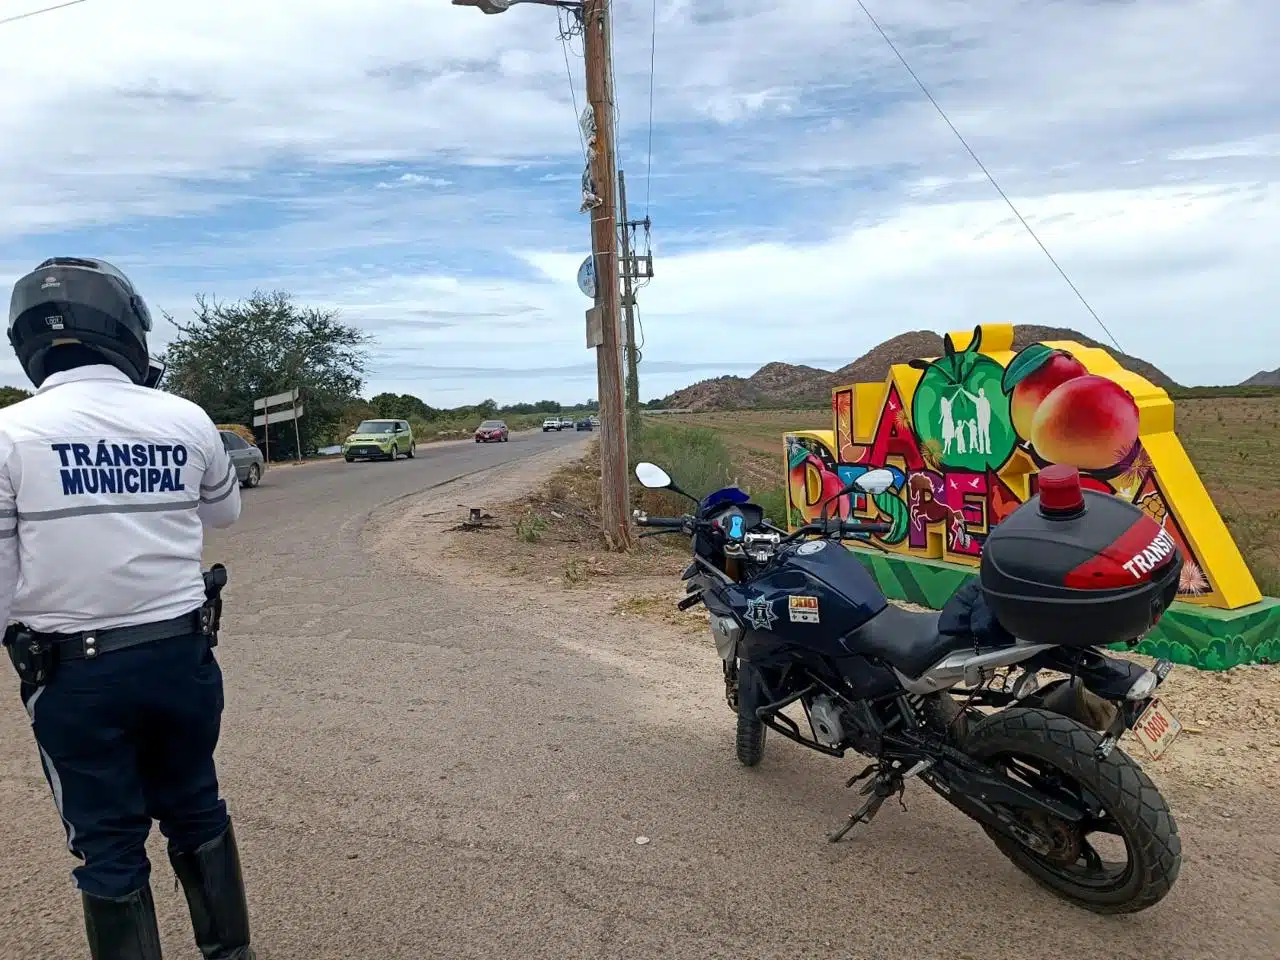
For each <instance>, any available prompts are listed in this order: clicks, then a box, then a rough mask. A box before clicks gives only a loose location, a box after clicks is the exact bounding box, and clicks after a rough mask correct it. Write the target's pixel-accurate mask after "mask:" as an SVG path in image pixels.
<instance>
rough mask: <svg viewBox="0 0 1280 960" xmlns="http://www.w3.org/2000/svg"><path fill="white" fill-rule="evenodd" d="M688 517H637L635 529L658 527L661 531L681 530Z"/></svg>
mask: <svg viewBox="0 0 1280 960" xmlns="http://www.w3.org/2000/svg"><path fill="white" fill-rule="evenodd" d="M688 520H689V518H688V517H637V518H636V526H637V527H658V528H660V529H663V530H683V529H684V525H685V524H686V523H687V522H688Z"/></svg>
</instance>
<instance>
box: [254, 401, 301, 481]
mask: <svg viewBox="0 0 1280 960" xmlns="http://www.w3.org/2000/svg"><path fill="white" fill-rule="evenodd" d="M301 398H302V392H301V391H300V390H299V389H298V388H297V387H294V388H293V389H292V390H289V391H288V392H286V393H277V394H275V395H274V396H271V397H260V398H258V399H257V400H255V401H253V409H254V410H261V411H262V413H261V414H258V415H255V416H254V418H253V425H254V426H255V427H257V426H261V427H262V436H263V439H264V448H265V456H266V459H267V461H268V462H269V461H270V460H271V424H273V423H283V422H284V421H286V420H292V421H293V442H294V458H295V460H296V462H298V463H301V462H302V434H301V431H300V430H299V429H298V421H299V420H300V419H301V418H302V414H303V409H304V408H303V405H302V404H301V403H300V402H299V401H300V400H301ZM284 404H288V405H289V406H288V408H287V409H285V410H272V409H271V408H272V407H279V406H282V405H284Z"/></svg>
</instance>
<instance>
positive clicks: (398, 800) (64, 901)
mask: <svg viewBox="0 0 1280 960" xmlns="http://www.w3.org/2000/svg"><path fill="white" fill-rule="evenodd" d="M524 442H525V443H526V444H527V445H526V446H525V447H520V446H519V445H518V444H516V443H514V442H513V443H512V444H511V450H503V449H502V448H496V449H493V450H489V449H484V450H470V449H465V448H462V447H457V448H453V449H452V450H442V451H440V452H439V453H437V454H435V455H434V460H432V461H430V462H426V463H424V462H423V461H422V459H421V457H420V459H419V461H415V462H414V463H413V464H405V463H401V464H398V465H392V464H384V465H368V466H369V467H371V468H372V469H370V470H364V469H347V470H344V468H343V467H342V466H336V467H333V468H330V467H324V466H318V467H316V468H314V469H311V470H306V471H296V472H294V471H291V472H290V476H289V478H288V482H287V483H286V481H285V479H284V472H283V471H282V472H281V473H280V474H278V475H277V478H278V484H279V485H278V486H277V487H276V488H275V490H274V491H272V488H271V487H269V486H264V487H263V488H262V489H261V490H260V491H251V492H250V493H251V496H250V497H249V498H247V499H249V500H250V501H251V509H250V511H247V512H249V513H250V514H251V515H250V516H248V517H246V520H247V521H249V524H248V526H247V528H246V529H245V530H244V531H242V532H241V533H239V534H238V535H237V536H235V537H230V538H227V539H225V540H222V541H216V542H215V543H214V544H213V546H212V549H211V558H213V557H215V556H216V558H218V559H225V560H227V562H228V563H229V565H230V568H231V571H232V577H233V580H232V587H231V589H230V590H229V596H228V614H227V618H228V620H227V631H226V636H225V637H224V642H223V645H222V647H220V648H219V650H220V656H221V659H222V662H223V665H224V670H225V673H226V675H227V684H228V697H227V699H228V708H227V715H226V719H225V733H224V740H223V746H222V749H221V752H220V764H221V768H222V775H223V782H224V791H225V793H226V794H227V796H228V798H229V800H230V802H231V804H232V810H233V813H234V815H235V816H236V818H237V823H238V827H239V830H240V833H241V841H242V846H243V848H244V851H245V857H246V873H247V877H248V882H249V887H250V898H251V909H252V912H253V918H254V923H255V931H256V937H255V940H256V942H257V944H259V945H260V956H262V957H263V958H264V960H278V958H329V957H332V958H339V957H350V956H368V957H378V958H382V957H386V958H405V960H410V958H412V960H421V958H423V957H441V958H455V957H456V958H472V957H475V958H481V957H484V958H493V957H506V956H511V955H513V954H516V953H518V955H519V956H521V957H527V958H548V960H569V958H592V960H594V958H624V957H625V958H637V960H639V958H645V960H649V958H658V957H673V958H675V957H678V958H721V957H723V958H730V957H732V958H735V960H736V958H741V957H751V958H756V960H772V958H779V960H782V958H787V960H792V958H797V957H806V958H807V957H855V958H899V957H901V958H912V960H930V958H948V960H957V958H978V957H981V958H984V960H1026V958H1028V957H1033V956H1034V957H1038V958H1044V960H1059V958H1078V957H1085V956H1088V957H1094V956H1105V957H1108V958H1117V960H1118V958H1126V960H1127V958H1135V960H1136V958H1142V960H1148V958H1151V957H1159V958H1178V960H1182V958H1186V960H1198V958H1210V957H1220V956H1232V957H1236V958H1250V960H1252V958H1259V960H1261V958H1274V957H1276V956H1277V955H1280V915H1278V911H1277V887H1278V885H1280V868H1278V864H1280V859H1278V857H1277V854H1278V853H1280V840H1278V839H1277V836H1278V833H1277V821H1278V820H1280V817H1278V814H1280V810H1278V808H1277V804H1276V802H1275V801H1274V800H1273V799H1272V796H1271V794H1270V792H1269V791H1268V790H1266V789H1264V788H1263V787H1262V786H1261V785H1260V784H1259V783H1248V782H1246V783H1244V784H1242V785H1235V784H1233V785H1231V786H1229V787H1226V786H1203V785H1200V784H1198V783H1195V782H1193V781H1192V780H1190V779H1187V778H1185V777H1183V776H1180V775H1178V774H1177V771H1176V769H1175V768H1174V767H1169V768H1167V772H1166V767H1165V766H1164V765H1163V764H1161V765H1157V767H1156V769H1153V775H1154V776H1155V777H1156V779H1157V781H1158V782H1160V783H1161V785H1162V787H1163V788H1164V789H1165V791H1166V793H1167V795H1168V797H1169V799H1170V803H1171V805H1172V806H1173V808H1174V811H1175V813H1176V814H1177V816H1178V819H1179V823H1180V826H1181V828H1182V835H1183V840H1184V850H1185V861H1184V865H1183V872H1182V877H1181V879H1180V880H1179V883H1178V886H1177V887H1176V888H1175V890H1174V892H1173V893H1172V894H1171V895H1170V897H1169V898H1168V899H1167V900H1165V901H1164V902H1163V903H1162V904H1160V905H1159V906H1157V907H1156V908H1154V909H1152V910H1150V911H1148V912H1146V913H1144V914H1141V915H1139V916H1136V917H1130V918H1123V919H1118V920H1116V919H1112V920H1108V919H1104V918H1099V917H1095V916H1093V915H1091V914H1087V913H1083V912H1081V911H1079V910H1076V909H1073V908H1071V907H1069V906H1066V905H1065V904H1063V903H1061V902H1060V901H1058V900H1056V899H1055V898H1053V897H1052V896H1050V895H1047V894H1045V893H1043V892H1041V891H1040V890H1039V889H1038V888H1037V887H1035V886H1034V885H1033V884H1032V883H1031V882H1030V881H1029V880H1027V879H1025V878H1024V877H1023V876H1022V875H1021V874H1020V873H1018V872H1017V871H1016V870H1015V869H1014V868H1013V867H1012V866H1011V865H1009V864H1008V863H1007V862H1006V861H1005V860H1004V859H1003V858H1002V857H1001V856H1000V855H999V854H998V853H997V852H996V851H995V849H994V848H993V847H992V846H991V844H990V842H989V841H988V840H987V839H986V838H985V836H984V835H983V834H982V833H981V832H980V830H978V828H977V827H976V826H974V825H973V824H971V823H970V822H969V821H967V820H966V819H965V818H963V817H962V816H960V815H959V814H958V813H956V812H954V811H953V810H951V808H950V807H948V806H947V805H945V804H944V803H942V802H941V801H940V800H938V799H936V798H934V797H933V796H932V795H929V794H926V793H925V792H923V791H921V790H920V789H919V788H914V789H911V790H909V791H908V794H907V798H906V802H907V806H908V807H909V812H906V813H904V812H903V811H902V810H900V809H898V808H897V807H896V806H893V805H888V806H886V808H885V809H884V811H883V812H882V813H881V815H880V817H879V819H878V820H877V821H876V822H875V824H874V826H873V827H872V828H870V829H865V828H859V831H855V833H854V834H853V836H852V839H851V840H849V841H847V842H845V843H844V844H841V845H838V846H833V845H830V844H827V843H826V842H825V839H824V836H823V831H824V830H825V829H826V828H828V827H830V826H831V825H833V824H835V823H836V822H838V821H839V820H841V819H842V818H843V817H844V816H845V815H846V814H847V813H848V811H849V809H850V802H851V801H850V797H849V796H848V794H847V793H846V792H845V791H844V790H843V789H842V788H841V782H842V780H843V778H844V777H845V776H847V775H848V773H849V772H850V769H849V765H847V764H840V763H838V762H837V761H832V760H829V759H827V758H823V757H819V756H817V755H815V754H811V753H809V752H807V751H803V750H801V749H800V748H794V749H788V746H790V745H787V744H778V743H775V742H771V743H770V744H769V750H768V752H767V755H766V758H765V760H764V762H763V763H762V764H761V765H760V766H759V767H758V768H756V769H754V770H745V769H742V768H740V767H739V766H738V764H737V762H736V760H735V759H734V757H733V748H732V729H733V727H732V717H731V715H730V714H729V712H728V710H727V708H726V707H725V706H724V703H723V700H722V696H721V694H722V689H721V688H722V685H721V683H720V680H719V675H718V669H717V664H716V661H715V654H714V651H713V649H712V648H711V645H710V642H709V640H706V639H703V638H700V637H698V636H697V635H696V634H695V633H694V632H692V631H691V629H690V626H689V625H688V624H682V623H664V622H658V621H655V620H652V619H650V618H649V617H648V616H645V615H640V614H639V613H638V612H635V610H636V608H635V603H636V601H635V600H634V599H632V598H631V594H632V591H633V590H634V589H639V590H640V592H641V593H642V594H644V593H645V592H646V591H650V592H657V591H661V590H663V589H665V587H664V586H663V585H662V584H661V583H660V582H659V581H658V580H641V579H640V578H639V576H638V574H637V578H636V579H635V580H633V581H632V582H630V583H628V584H626V585H625V589H624V588H623V585H619V584H616V583H613V582H611V581H610V580H609V579H608V578H600V579H597V578H594V577H592V576H590V575H588V576H587V577H586V578H585V579H584V578H581V577H574V578H565V577H563V576H559V577H557V576H555V575H554V573H553V574H552V575H551V576H544V575H543V574H544V573H545V572H546V571H539V570H537V569H536V567H535V565H534V563H533V561H532V560H530V559H527V558H526V557H525V555H524V554H523V553H522V552H521V550H520V549H518V548H517V547H516V546H515V544H516V542H517V541H516V538H515V537H514V536H513V534H512V531H511V524H512V522H513V521H514V518H509V517H506V516H504V515H503V512H502V510H501V509H497V508H495V509H494V510H493V512H494V513H495V515H496V516H497V519H498V520H499V522H501V523H503V526H502V527H501V528H499V529H496V530H492V531H487V532H478V533H459V532H450V531H449V527H451V526H452V525H453V523H454V522H455V521H456V519H458V518H460V516H461V514H462V513H463V512H464V511H463V510H462V509H461V508H460V505H462V504H465V505H476V506H487V505H490V504H499V503H501V502H503V501H505V500H510V499H511V498H512V497H513V496H514V494H515V493H516V492H517V491H518V490H519V489H529V488H531V487H533V486H536V485H537V484H540V483H544V482H545V481H546V480H547V479H548V478H549V477H550V475H551V474H552V472H554V470H555V469H556V468H557V467H558V466H559V465H561V464H563V463H565V462H566V461H567V460H568V459H571V458H572V457H574V456H576V455H577V453H580V449H581V447H580V444H577V443H574V442H572V441H571V442H559V441H555V440H553V441H546V440H543V441H541V442H537V441H535V440H534V439H532V438H531V439H529V440H527V441H524ZM503 446H504V447H505V446H506V445H503ZM526 452H527V453H532V454H534V455H533V456H529V457H527V458H522V459H520V460H519V462H517V463H511V462H510V460H511V459H512V458H515V457H517V456H519V455H520V454H522V453H526ZM353 466H356V465H353ZM392 470H394V471H403V472H402V473H391V472H389V471H392ZM475 471H487V472H481V473H476V472H475ZM460 474H467V475H468V476H466V477H464V478H463V479H460V480H454V481H453V482H451V483H448V485H446V486H439V487H435V488H434V489H433V490H430V491H428V492H426V493H425V494H423V493H421V492H420V491H421V490H422V488H423V487H425V486H428V485H430V484H438V483H443V482H445V481H446V480H451V479H453V478H455V477H457V476H459V475H460ZM294 478H297V480H295V479H294ZM304 488H305V489H304ZM258 493H261V494H264V496H262V497H259V498H257V499H258V502H257V503H252V501H253V500H254V497H253V496H252V494H258ZM379 504H386V505H385V506H379ZM521 563H522V564H523V565H524V567H525V569H524V570H523V571H522V572H524V573H525V574H527V575H525V576H518V575H517V574H516V573H514V572H513V571H512V570H511V567H512V566H513V565H514V564H521ZM607 565H608V558H603V559H601V560H600V561H599V563H598V564H597V566H600V567H605V566H607ZM552 569H553V570H554V569H555V568H552ZM549 579H550V580H553V581H554V582H553V583H548V582H546V581H547V580H549ZM566 580H569V581H572V582H573V583H576V584H577V586H574V587H572V588H569V589H566V587H565V586H564V585H563V584H564V583H565V582H566ZM628 604H630V605H631V610H630V612H629V610H628V606H627V605H628ZM624 614H625V615H624ZM15 701H16V698H11V699H10V700H9V701H7V702H8V703H9V704H10V706H8V707H6V708H5V711H4V713H3V714H0V805H2V806H3V808H4V809H6V810H9V811H14V812H16V811H22V813H21V815H13V814H12V813H11V815H10V816H9V817H6V818H4V819H3V820H0V849H3V850H4V855H3V857H0V898H3V901H4V903H5V904H6V906H7V907H8V909H7V910H6V911H5V913H4V915H3V916H0V957H4V958H9V957H13V958H18V957H22V958H31V957H35V958H60V960H61V958H70V957H76V956H81V955H83V947H82V942H83V941H82V938H81V934H80V932H79V919H78V915H77V914H78V910H77V907H76V903H75V900H74V895H73V893H72V891H71V890H70V887H69V883H68V880H67V875H66V871H67V870H68V869H69V867H70V866H71V865H72V864H71V861H70V860H69V858H68V857H67V855H66V853H65V851H63V850H62V849H61V834H60V831H59V828H58V825H57V819H56V816H55V815H54V814H53V811H52V806H51V804H50V803H49V799H48V795H47V790H46V788H45V787H44V784H43V782H42V780H41V778H40V775H39V770H38V766H37V764H36V762H35V759H34V757H33V755H32V754H33V751H32V749H31V744H30V739H29V736H30V735H29V731H27V730H26V729H25V715H24V714H23V713H22V711H21V708H20V706H18V705H17V704H16V702H15ZM1210 729H1212V728H1210ZM1181 747H1182V744H1179V748H1181ZM641 838H643V839H644V840H646V841H647V842H643V843H642V842H639V841H640V840H641ZM153 851H154V854H153V858H154V859H155V860H156V862H157V864H163V854H162V852H161V847H160V845H159V844H158V843H153ZM171 883H172V881H171V879H170V875H169V871H168V868H167V866H163V865H158V866H157V868H156V877H155V881H154V885H155V889H156V896H157V900H158V902H159V908H160V911H161V919H162V925H163V931H164V934H165V940H166V944H168V945H169V952H168V955H169V956H174V957H177V956H194V951H193V950H192V949H191V948H190V947H189V946H188V944H189V939H188V935H187V933H186V931H185V929H184V927H183V918H182V917H181V914H180V896H179V895H178V894H176V893H174V892H173V891H172V889H171Z"/></svg>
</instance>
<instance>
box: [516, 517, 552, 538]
mask: <svg viewBox="0 0 1280 960" xmlns="http://www.w3.org/2000/svg"><path fill="white" fill-rule="evenodd" d="M546 532H547V520H546V518H545V517H543V516H542V515H541V514H538V513H526V514H525V515H524V516H523V517H521V518H520V519H519V520H517V521H516V536H517V537H519V538H520V539H521V540H523V541H524V542H525V543H537V542H538V541H539V540H541V539H542V535H543V534H544V533H546Z"/></svg>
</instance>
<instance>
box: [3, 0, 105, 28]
mask: <svg viewBox="0 0 1280 960" xmlns="http://www.w3.org/2000/svg"><path fill="white" fill-rule="evenodd" d="M84 2H85V0H68V2H67V3H58V4H55V5H54V6H52V7H43V8H42V9H40V10H31V11H28V12H27V13H19V14H15V15H14V16H12V17H4V18H3V19H0V26H4V25H5V24H6V23H15V22H17V21H18V20H26V19H27V18H29V17H38V16H40V14H42V13H53V11H55V10H62V9H64V8H66V7H74V6H75V5H76V4H79V3H84Z"/></svg>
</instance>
